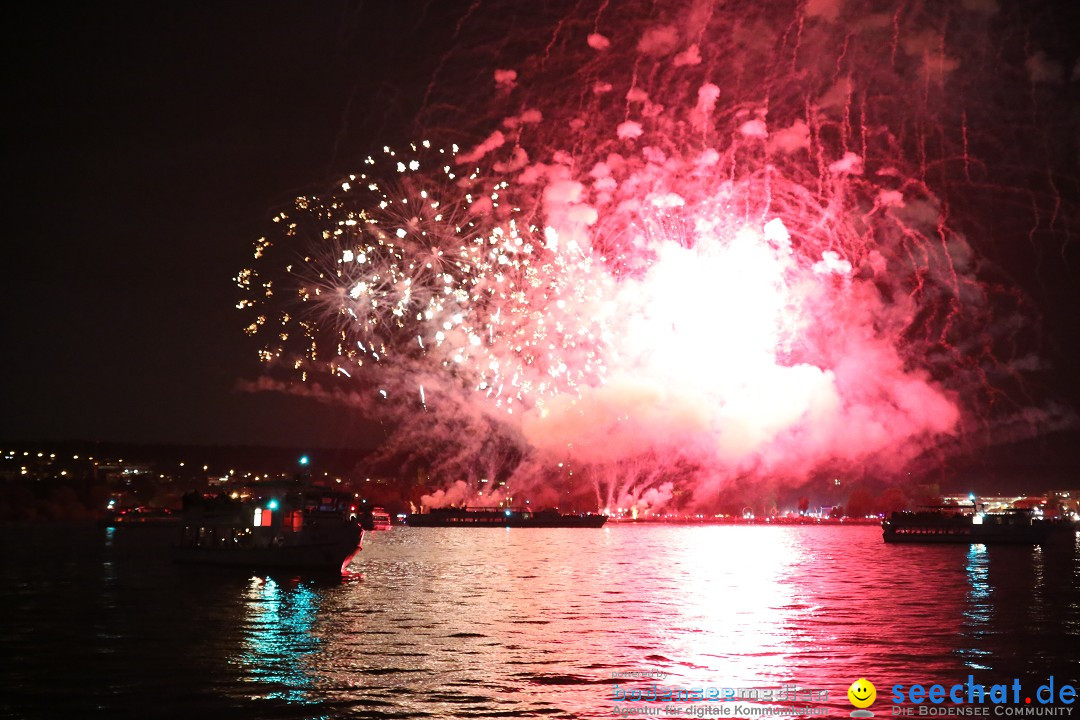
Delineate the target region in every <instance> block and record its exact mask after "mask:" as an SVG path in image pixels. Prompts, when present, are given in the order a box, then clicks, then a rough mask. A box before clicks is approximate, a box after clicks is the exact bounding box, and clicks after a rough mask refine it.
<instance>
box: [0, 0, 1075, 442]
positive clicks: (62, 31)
mask: <svg viewBox="0 0 1080 720" xmlns="http://www.w3.org/2000/svg"><path fill="white" fill-rule="evenodd" d="M31 5H33V6H34V7H31V8H29V9H25V8H24V9H23V10H22V14H21V15H20V16H18V17H14V16H8V18H6V22H5V29H4V34H5V37H4V53H5V60H4V66H3V72H4V74H5V83H4V87H5V97H4V101H3V106H4V108H5V109H4V113H3V115H4V124H5V130H4V168H5V171H6V175H7V183H6V186H7V187H6V191H5V198H6V201H7V212H6V213H5V218H4V223H3V233H4V236H3V244H2V250H0V262H2V263H3V268H4V272H3V274H2V275H0V287H2V288H3V290H2V292H3V302H2V305H0V307H2V310H0V318H2V324H0V331H2V337H3V341H2V345H0V347H2V348H3V360H2V362H0V438H3V439H13V440H18V439H64V438H79V439H89V440H121V441H133V442H178V443H251V444H282V445H290V446H295V445H307V446H364V445H367V444H371V443H373V442H374V441H375V440H376V437H375V433H377V432H378V429H377V428H374V427H370V426H368V425H367V424H366V423H365V422H364V421H363V420H362V419H361V418H358V417H354V416H350V415H349V413H348V412H346V411H344V410H342V409H340V408H327V407H324V406H319V405H316V404H314V403H313V402H311V401H308V400H301V399H295V398H288V397H284V396H279V395H265V394H263V395H253V394H248V393H243V392H239V391H237V390H236V384H237V381H238V380H240V379H242V378H254V377H255V376H256V375H257V374H258V372H259V367H258V363H257V360H256V355H255V350H256V347H255V345H254V344H253V343H252V342H251V341H250V340H249V339H248V338H246V337H245V336H244V335H243V334H242V333H241V331H240V327H241V325H242V319H243V318H242V315H241V314H240V313H239V312H237V311H236V310H235V309H234V307H233V306H234V304H235V302H236V300H237V298H238V295H237V293H236V291H235V288H234V286H233V284H232V282H231V278H232V277H233V276H234V275H235V274H236V272H237V271H238V270H239V269H240V268H242V267H244V266H245V265H246V264H247V262H248V258H249V257H250V251H251V243H252V241H253V240H254V239H255V238H257V237H259V236H260V235H261V234H263V232H264V230H265V228H266V226H267V224H268V219H269V218H270V216H271V215H272V213H273V211H274V210H275V209H276V208H277V207H279V206H282V205H284V204H286V203H287V202H288V201H289V200H290V199H291V198H292V197H293V196H294V195H295V194H296V193H297V192H299V191H303V190H305V189H308V188H310V187H313V186H314V187H323V186H324V185H325V184H326V183H327V181H328V180H330V179H332V178H333V177H334V176H335V175H337V174H339V173H344V172H348V171H349V170H352V169H355V168H356V167H357V166H358V164H359V161H360V160H361V159H362V158H363V156H364V155H365V154H366V153H367V152H368V151H370V150H372V149H373V148H375V147H379V146H382V145H383V144H390V145H400V144H401V143H404V142H407V141H409V140H413V139H415V135H414V134H413V133H412V132H411V130H410V127H409V126H410V118H413V117H415V115H416V111H417V110H418V108H419V107H420V105H421V99H422V97H423V94H424V91H425V88H426V87H427V84H428V82H429V81H430V79H431V77H432V72H433V70H434V68H435V66H436V65H437V63H438V61H439V58H440V57H441V55H442V53H443V52H444V51H445V49H446V47H447V46H448V45H449V43H450V42H451V40H452V37H453V34H452V32H451V29H452V28H453V25H454V23H455V22H456V21H457V19H458V18H459V17H460V16H461V14H462V12H463V9H464V8H465V7H467V6H468V3H467V2H460V1H458V0H454V1H453V2H444V1H442V0H432V2H426V3H421V2H404V1H398V0H381V1H372V2H369V3H360V2H348V3H346V2H338V3H330V2H325V3H309V2H280V1H274V2H229V3H213V4H212V3H193V4H187V3H184V4H182V3H168V4H165V3H100V4H99V3H94V4H92V5H91V4H82V5H80V6H76V7H75V8H74V9H66V10H61V9H58V8H57V7H55V6H53V5H50V4H40V3H39V4H31ZM1073 36H1074V35H1069V37H1070V38H1071V37H1073ZM1074 247H1075V245H1072V246H1070V248H1074ZM1069 254H1070V258H1071V257H1072V256H1073V255H1075V253H1072V252H1071V249H1070V253H1069ZM1047 262H1048V263H1051V264H1053V263H1058V260H1057V259H1056V258H1051V259H1050V260H1048V261H1047ZM1040 265H1041V263H1040ZM1054 267H1055V268H1058V269H1056V270H1054V273H1055V274H1054V279H1053V281H1052V284H1053V286H1054V287H1053V292H1047V293H1046V294H1045V298H1043V299H1044V300H1046V299H1048V300H1049V302H1048V305H1050V306H1051V307H1050V308H1049V309H1050V310H1051V312H1049V313H1048V314H1047V316H1048V318H1050V320H1051V326H1050V327H1048V328H1047V332H1048V333H1051V334H1053V333H1055V332H1059V331H1060V332H1064V336H1065V337H1067V338H1068V341H1067V342H1064V343H1062V344H1060V345H1059V347H1058V350H1057V361H1058V367H1059V369H1064V372H1063V373H1062V374H1060V375H1059V376H1058V377H1057V380H1056V381H1055V382H1056V383H1058V385H1059V386H1060V385H1062V384H1064V385H1065V386H1071V387H1070V389H1069V390H1068V391H1067V392H1066V393H1065V394H1066V395H1067V396H1069V397H1075V395H1076V386H1077V385H1078V384H1077V383H1075V382H1073V380H1075V378H1073V379H1072V380H1070V377H1071V376H1072V375H1073V374H1074V372H1073V371H1074V370H1075V369H1076V368H1080V362H1078V361H1077V358H1076V355H1077V352H1076V350H1077V348H1080V343H1078V342H1077V338H1080V332H1078V331H1077V328H1080V321H1075V319H1074V312H1075V308H1074V307H1070V305H1072V304H1073V303H1071V302H1066V301H1063V298H1073V297H1076V293H1075V287H1074V285H1075V277H1074V276H1073V272H1072V269H1071V265H1070V264H1069V263H1066V262H1061V263H1058V264H1056V265H1055V266H1054ZM1033 285H1034V283H1033ZM1062 289H1065V291H1062ZM1033 292H1034V293H1035V294H1036V295H1038V294H1039V292H1038V291H1037V290H1033Z"/></svg>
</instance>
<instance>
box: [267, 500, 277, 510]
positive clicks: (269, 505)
mask: <svg viewBox="0 0 1080 720" xmlns="http://www.w3.org/2000/svg"><path fill="white" fill-rule="evenodd" d="M266 509H267V510H277V500H271V501H270V502H268V503H266Z"/></svg>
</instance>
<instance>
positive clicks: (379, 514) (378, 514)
mask: <svg viewBox="0 0 1080 720" xmlns="http://www.w3.org/2000/svg"><path fill="white" fill-rule="evenodd" d="M371 529H372V530H389V529H390V513H388V512H386V510H384V509H383V508H381V507H377V508H371Z"/></svg>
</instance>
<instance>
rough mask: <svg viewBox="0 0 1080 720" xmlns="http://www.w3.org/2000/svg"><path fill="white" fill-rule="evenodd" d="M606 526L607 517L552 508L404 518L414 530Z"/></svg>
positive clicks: (437, 512)
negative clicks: (564, 511)
mask: <svg viewBox="0 0 1080 720" xmlns="http://www.w3.org/2000/svg"><path fill="white" fill-rule="evenodd" d="M605 522H607V515H598V514H595V513H584V514H563V513H560V512H559V511H558V510H555V509H553V508H550V509H547V510H537V511H535V512H534V511H533V510H531V509H529V508H521V507H518V508H502V507H479V508H468V507H461V508H432V509H431V510H429V511H428V512H426V513H411V514H409V515H407V516H406V517H405V524H406V525H412V526H413V527H543V528H579V527H580V528H598V527H603V525H604V523H605Z"/></svg>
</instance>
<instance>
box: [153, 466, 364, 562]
mask: <svg viewBox="0 0 1080 720" xmlns="http://www.w3.org/2000/svg"><path fill="white" fill-rule="evenodd" d="M182 525H183V531H182V533H181V535H180V539H179V542H178V544H177V545H175V546H174V547H173V559H174V560H175V561H176V562H179V563H193V564H202V565H229V566H242V567H250V568H283V569H284V568H288V569H297V570H320V571H330V572H337V573H342V572H344V570H345V568H346V567H347V566H348V565H349V563H350V562H351V561H352V559H353V557H354V556H355V555H356V553H357V552H359V551H360V549H361V541H362V540H363V537H364V528H363V527H361V524H360V523H359V522H358V521H357V516H356V507H355V505H353V501H352V498H351V497H350V496H349V495H347V494H345V493H340V492H335V491H333V490H331V489H324V488H319V487H305V488H300V487H296V486H295V484H294V485H291V486H266V487H261V488H258V490H257V491H256V492H254V493H253V495H252V497H251V498H250V499H247V500H243V501H241V500H234V499H230V498H229V497H226V496H218V497H203V496H190V495H189V496H187V497H185V510H184V514H183V520H182Z"/></svg>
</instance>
